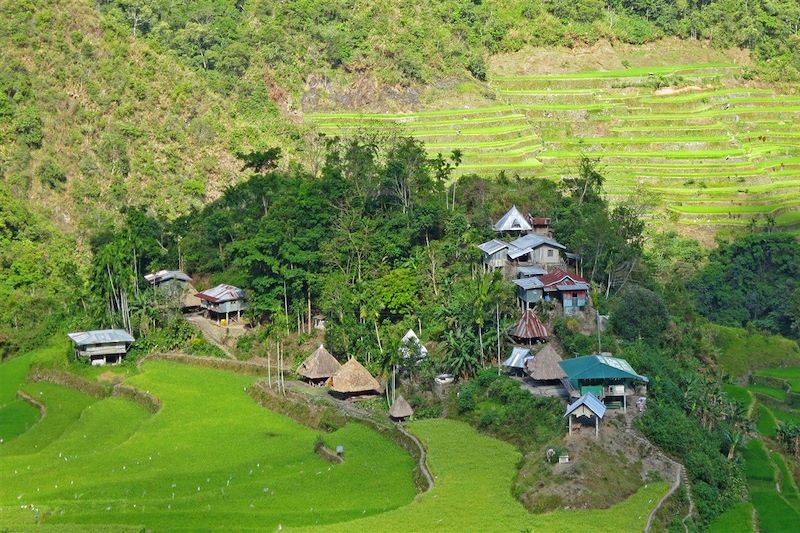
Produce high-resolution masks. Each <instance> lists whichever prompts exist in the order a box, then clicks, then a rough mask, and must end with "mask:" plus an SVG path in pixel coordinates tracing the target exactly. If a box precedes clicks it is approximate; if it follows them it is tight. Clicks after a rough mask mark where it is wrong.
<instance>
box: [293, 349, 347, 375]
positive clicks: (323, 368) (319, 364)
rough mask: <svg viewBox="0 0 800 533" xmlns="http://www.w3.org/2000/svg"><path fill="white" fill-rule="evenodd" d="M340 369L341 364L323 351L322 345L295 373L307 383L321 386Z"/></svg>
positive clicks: (327, 352)
mask: <svg viewBox="0 0 800 533" xmlns="http://www.w3.org/2000/svg"><path fill="white" fill-rule="evenodd" d="M341 367H342V365H341V363H339V361H337V360H336V358H335V357H334V356H332V355H331V354H330V352H329V351H328V350H326V349H325V347H324V346H323V345H321V344H320V345H319V348H317V349H316V350H314V353H312V354H311V355H309V356H308V357H307V358H306V360H305V361H303V362H302V363H300V366H299V367H297V373H298V374H299V375H300V376H301V377H302V378H303V379H304V380H306V381H308V382H309V383H313V384H315V385H322V384H323V383H325V380H327V379H328V378H330V377H331V376H332V375H334V374H335V373H336V371H337V370H339V369H340V368H341Z"/></svg>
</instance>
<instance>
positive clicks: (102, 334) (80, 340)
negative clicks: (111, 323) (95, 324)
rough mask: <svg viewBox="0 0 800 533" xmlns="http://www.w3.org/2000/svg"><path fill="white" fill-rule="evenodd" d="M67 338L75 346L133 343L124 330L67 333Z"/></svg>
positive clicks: (129, 335)
mask: <svg viewBox="0 0 800 533" xmlns="http://www.w3.org/2000/svg"><path fill="white" fill-rule="evenodd" d="M67 337H69V338H70V339H72V342H74V343H75V345H76V346H86V345H88V344H112V343H116V342H133V341H135V340H136V339H134V338H133V337H132V336H131V334H130V333H128V332H127V331H125V330H124V329H96V330H92V331H78V332H75V333H67Z"/></svg>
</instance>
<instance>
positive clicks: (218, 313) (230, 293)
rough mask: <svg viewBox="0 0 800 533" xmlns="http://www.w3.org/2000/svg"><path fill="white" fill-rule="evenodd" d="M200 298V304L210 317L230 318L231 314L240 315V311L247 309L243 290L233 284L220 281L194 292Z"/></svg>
mask: <svg viewBox="0 0 800 533" xmlns="http://www.w3.org/2000/svg"><path fill="white" fill-rule="evenodd" d="M195 296H197V297H198V298H200V306H201V307H202V308H203V309H204V310H205V311H206V312H207V313H208V316H209V317H210V318H222V315H225V320H226V321H227V320H230V317H231V315H234V316H235V317H236V318H239V317H241V314H242V311H244V310H245V309H247V304H246V303H245V294H244V290H242V289H240V288H239V287H234V286H233V285H227V284H225V283H221V284H219V285H217V286H216V287H212V288H210V289H208V290H205V291H203V292H198V293H197V294H195Z"/></svg>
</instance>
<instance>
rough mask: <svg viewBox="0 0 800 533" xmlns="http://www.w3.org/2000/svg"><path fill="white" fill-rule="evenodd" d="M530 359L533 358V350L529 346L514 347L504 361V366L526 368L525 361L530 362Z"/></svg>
mask: <svg viewBox="0 0 800 533" xmlns="http://www.w3.org/2000/svg"><path fill="white" fill-rule="evenodd" d="M528 359H533V356H532V355H531V351H530V350H529V349H528V348H520V347H514V349H513V350H511V355H510V356H509V357H508V359H506V360H505V361H503V366H507V367H511V368H525V363H526V362H528Z"/></svg>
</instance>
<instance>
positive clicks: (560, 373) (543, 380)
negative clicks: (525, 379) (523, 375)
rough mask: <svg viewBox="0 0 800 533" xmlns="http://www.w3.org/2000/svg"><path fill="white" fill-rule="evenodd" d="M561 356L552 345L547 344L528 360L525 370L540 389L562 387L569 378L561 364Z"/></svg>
mask: <svg viewBox="0 0 800 533" xmlns="http://www.w3.org/2000/svg"><path fill="white" fill-rule="evenodd" d="M561 361H562V359H561V356H560V355H559V353H558V352H557V351H556V349H555V348H553V345H552V344H547V345H546V346H545V347H544V348H542V349H541V350H539V351H538V352H536V353H535V354H534V355H533V357H531V358H530V359H528V360H526V362H525V370H526V371H527V372H528V375H529V376H530V378H531V379H532V380H533V381H534V383H535V385H537V386H540V387H559V388H561V387H562V383H561V382H562V380H564V379H565V378H566V377H567V374H566V373H565V372H564V369H562V368H561V366H560V365H559V363H560V362H561Z"/></svg>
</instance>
